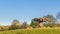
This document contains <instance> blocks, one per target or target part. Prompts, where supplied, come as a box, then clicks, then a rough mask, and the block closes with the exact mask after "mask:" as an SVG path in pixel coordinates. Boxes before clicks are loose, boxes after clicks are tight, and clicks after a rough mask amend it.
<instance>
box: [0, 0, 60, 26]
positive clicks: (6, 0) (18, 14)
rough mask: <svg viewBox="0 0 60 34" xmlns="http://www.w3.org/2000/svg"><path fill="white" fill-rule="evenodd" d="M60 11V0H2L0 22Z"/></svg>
mask: <svg viewBox="0 0 60 34" xmlns="http://www.w3.org/2000/svg"><path fill="white" fill-rule="evenodd" d="M59 11H60V0H0V24H1V25H7V24H11V23H12V21H13V20H14V19H18V20H19V21H20V22H23V21H27V22H28V23H30V21H31V19H33V18H35V17H38V18H39V17H42V16H44V15H47V14H52V15H53V16H54V17H55V16H56V14H57V13H58V12H59Z"/></svg>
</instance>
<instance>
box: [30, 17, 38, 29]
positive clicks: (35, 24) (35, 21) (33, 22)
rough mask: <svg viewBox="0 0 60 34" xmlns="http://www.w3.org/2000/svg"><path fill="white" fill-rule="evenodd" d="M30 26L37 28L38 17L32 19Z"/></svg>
mask: <svg viewBox="0 0 60 34" xmlns="http://www.w3.org/2000/svg"><path fill="white" fill-rule="evenodd" d="M30 26H31V27H33V28H36V27H37V26H38V18H34V19H32V21H31V24H30Z"/></svg>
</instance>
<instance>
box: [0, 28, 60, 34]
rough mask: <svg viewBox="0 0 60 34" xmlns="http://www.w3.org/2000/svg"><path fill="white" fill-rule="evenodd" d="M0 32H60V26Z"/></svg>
mask: <svg viewBox="0 0 60 34" xmlns="http://www.w3.org/2000/svg"><path fill="white" fill-rule="evenodd" d="M0 34H60V28H36V29H18V30H9V31H0Z"/></svg>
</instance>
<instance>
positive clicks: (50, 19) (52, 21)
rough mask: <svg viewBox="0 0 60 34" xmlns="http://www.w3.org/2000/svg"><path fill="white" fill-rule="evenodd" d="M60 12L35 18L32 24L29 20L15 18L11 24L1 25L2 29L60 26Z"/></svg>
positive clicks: (0, 28) (0, 29)
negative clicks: (21, 21)
mask: <svg viewBox="0 0 60 34" xmlns="http://www.w3.org/2000/svg"><path fill="white" fill-rule="evenodd" d="M59 20H60V12H58V13H57V15H56V17H54V16H53V15H50V14H48V15H46V16H43V17H40V18H33V19H32V20H31V23H30V24H27V22H26V21H25V22H23V23H22V24H21V23H20V21H19V20H17V19H14V20H13V22H12V24H11V25H8V26H0V31H4V30H15V29H29V28H30V29H31V28H41V27H50V28H53V27H60V23H59Z"/></svg>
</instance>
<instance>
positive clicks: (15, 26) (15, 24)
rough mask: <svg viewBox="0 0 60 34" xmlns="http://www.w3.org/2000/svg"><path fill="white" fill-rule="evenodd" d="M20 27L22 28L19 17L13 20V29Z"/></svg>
mask: <svg viewBox="0 0 60 34" xmlns="http://www.w3.org/2000/svg"><path fill="white" fill-rule="evenodd" d="M20 28H21V26H20V22H19V21H18V20H17V19H15V20H13V22H12V25H11V29H20Z"/></svg>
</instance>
